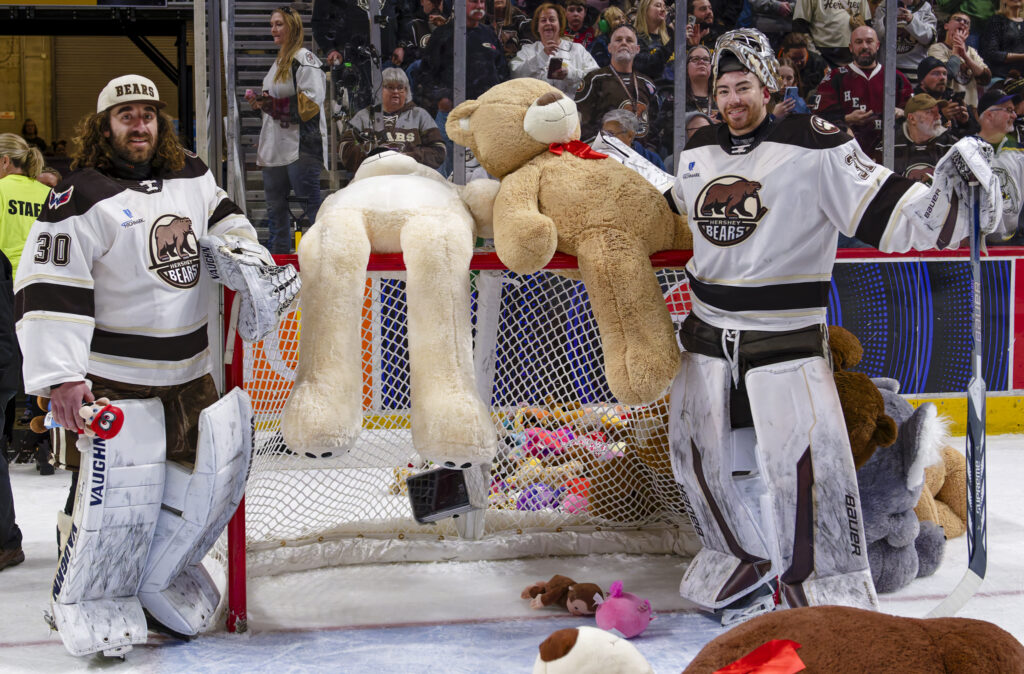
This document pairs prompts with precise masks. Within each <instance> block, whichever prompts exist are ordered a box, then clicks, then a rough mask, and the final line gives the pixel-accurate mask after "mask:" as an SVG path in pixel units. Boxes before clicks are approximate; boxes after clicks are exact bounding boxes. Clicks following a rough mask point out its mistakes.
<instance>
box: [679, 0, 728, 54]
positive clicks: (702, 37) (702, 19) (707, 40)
mask: <svg viewBox="0 0 1024 674" xmlns="http://www.w3.org/2000/svg"><path fill="white" fill-rule="evenodd" d="M686 14H687V15H688V16H692V17H693V18H694V23H693V24H692V25H690V24H689V23H687V25H686V44H687V45H688V46H690V47H695V46H697V45H699V44H702V45H704V46H705V47H707V48H708V49H714V48H715V40H717V39H718V37H719V36H720V35H721V34H722V33H723V32H724V27H723V26H722V25H720V24H719V23H718V22H716V21H715V10H714V9H713V8H712V6H711V0H686Z"/></svg>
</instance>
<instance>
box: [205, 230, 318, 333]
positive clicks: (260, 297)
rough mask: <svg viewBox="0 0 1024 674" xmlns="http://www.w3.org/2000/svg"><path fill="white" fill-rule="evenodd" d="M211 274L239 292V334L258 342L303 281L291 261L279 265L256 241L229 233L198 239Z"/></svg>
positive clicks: (283, 311) (270, 329)
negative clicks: (281, 265)
mask: <svg viewBox="0 0 1024 674" xmlns="http://www.w3.org/2000/svg"><path fill="white" fill-rule="evenodd" d="M199 245H200V248H201V249H202V253H203V261H204V262H205V263H206V270H207V272H209V274H210V277H211V278H212V279H213V280H215V281H217V282H219V283H223V284H224V285H226V286H227V287H228V288H231V289H232V290H234V291H235V292H237V293H238V295H239V297H240V298H241V305H240V308H239V313H238V334H239V335H240V336H241V337H242V339H244V340H245V341H247V342H258V341H260V340H261V339H263V338H264V337H266V336H267V335H269V334H270V333H271V332H273V331H274V329H275V328H276V327H277V324H278V321H280V319H281V316H282V315H284V313H285V312H286V310H287V309H288V307H289V306H290V305H291V303H292V300H294V299H295V296H296V295H298V294H299V288H300V287H301V286H302V282H301V280H300V279H299V273H298V272H297V271H296V270H295V267H293V266H292V265H285V266H283V267H280V266H276V265H275V264H274V262H273V259H272V258H271V257H270V254H269V253H268V252H267V250H266V249H265V248H264V247H263V246H261V245H259V244H258V243H256V242H254V241H247V240H246V239H242V238H240V237H237V236H231V235H230V234H226V235H224V236H223V237H220V236H215V235H212V234H208V235H206V236H204V237H202V238H200V239H199Z"/></svg>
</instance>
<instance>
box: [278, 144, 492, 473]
mask: <svg viewBox="0 0 1024 674" xmlns="http://www.w3.org/2000/svg"><path fill="white" fill-rule="evenodd" d="M497 188H498V184H497V183H496V182H495V181H491V180H477V181H473V182H471V183H469V184H468V185H465V186H456V185H453V184H452V183H449V182H448V181H446V180H444V179H443V178H442V177H441V176H440V174H438V173H437V172H436V171H434V170H432V169H429V168H427V167H426V166H423V165H422V164H419V163H417V162H416V161H415V160H414V159H412V158H411V157H407V156H405V155H400V154H398V153H396V152H385V153H382V154H378V155H374V156H372V157H370V158H368V159H367V160H366V161H364V162H363V164H362V165H360V167H359V170H358V171H356V174H355V176H354V177H353V179H352V181H351V182H350V183H349V185H348V186H347V187H345V188H344V189H342V190H339V191H338V192H336V193H334V194H333V195H331V196H330V197H328V198H327V199H326V200H325V201H324V203H323V205H322V206H321V207H320V210H319V211H318V213H317V220H316V223H315V224H314V225H313V227H311V228H310V230H309V231H308V232H307V233H306V235H305V236H303V237H302V241H301V243H300V244H299V249H298V255H299V263H300V269H301V274H302V280H303V290H302V295H301V298H300V308H301V310H302V329H301V335H300V337H299V362H298V368H297V370H296V376H295V385H294V388H293V389H292V392H291V394H290V395H289V397H288V401H287V403H286V405H285V409H284V413H283V415H282V419H281V431H282V434H283V436H284V440H285V442H286V443H287V445H288V447H289V449H291V450H292V451H294V452H296V453H298V454H301V455H305V456H308V457H310V458H314V459H318V458H327V457H331V456H340V455H343V454H346V453H348V452H349V451H351V450H352V449H353V447H354V446H355V445H356V442H357V440H358V438H359V435H360V433H361V430H362V425H363V424H362V422H363V409H362V402H363V375H362V370H363V365H364V364H363V360H362V347H363V339H362V334H361V330H362V326H361V322H360V320H359V316H360V315H361V313H362V310H363V301H364V293H365V290H366V267H367V263H368V260H369V256H370V253H371V251H374V252H381V253H397V252H401V253H402V256H403V260H404V262H405V265H406V283H405V291H406V299H407V302H406V306H407V309H408V338H409V378H410V386H411V391H412V395H411V396H410V398H411V401H410V402H411V408H412V409H411V414H410V418H411V426H412V441H413V446H414V447H415V449H416V451H417V452H418V453H419V455H420V457H421V458H423V459H425V460H429V461H432V462H434V463H435V464H437V465H439V466H447V467H450V468H466V467H468V466H470V465H480V464H490V462H491V459H492V458H493V456H494V454H495V450H496V444H497V434H496V431H495V428H494V424H493V423H492V421H491V417H490V412H489V410H488V409H487V407H486V406H485V404H484V402H483V401H482V400H481V399H480V396H479V395H478V394H477V390H476V381H475V373H474V371H473V329H472V325H471V321H470V277H469V264H470V260H471V258H472V255H473V243H474V240H475V236H476V235H477V234H478V233H481V234H484V235H486V234H488V233H489V228H490V225H491V213H492V205H493V200H494V195H495V194H496V193H497Z"/></svg>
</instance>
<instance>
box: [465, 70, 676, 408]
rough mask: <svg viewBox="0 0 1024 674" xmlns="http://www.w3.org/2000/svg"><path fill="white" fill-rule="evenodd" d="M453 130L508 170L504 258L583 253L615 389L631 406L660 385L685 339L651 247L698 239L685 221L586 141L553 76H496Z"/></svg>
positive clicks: (538, 264)
mask: <svg viewBox="0 0 1024 674" xmlns="http://www.w3.org/2000/svg"><path fill="white" fill-rule="evenodd" d="M445 128H446V130H447V131H448V136H449V138H451V139H452V140H453V141H455V142H456V143H459V144H460V145H465V146H466V147H468V148H471V149H472V150H473V156H474V157H476V158H477V159H478V160H479V161H480V165H481V166H483V167H484V168H485V169H486V170H487V172H488V173H490V174H491V175H493V176H496V177H498V178H500V179H501V189H500V191H499V192H498V195H497V198H496V200H495V203H494V244H495V247H496V249H497V252H498V256H499V257H500V258H501V261H502V262H503V263H504V264H505V265H506V266H507V267H508V268H509V269H511V270H512V271H514V272H516V273H520V274H528V273H533V272H536V271H539V270H540V269H542V268H543V267H544V265H545V264H547V263H548V262H549V261H550V260H551V257H552V255H554V253H555V251H559V252H562V253H568V254H570V255H575V256H576V257H577V258H578V259H579V265H580V272H581V274H582V276H583V282H584V284H585V285H586V288H587V292H588V294H589V295H590V304H591V307H592V308H593V310H594V317H595V318H596V320H597V326H598V330H599V332H600V334H601V342H602V346H603V349H604V354H605V374H606V377H607V379H608V385H609V387H610V388H611V391H612V393H613V394H615V397H616V398H618V399H619V401H620V402H623V403H626V404H630V405H635V404H639V403H645V402H649V401H651V400H654V399H656V398H657V397H658V396H660V395H662V394H663V393H664V392H665V390H666V389H667V388H668V386H669V384H670V383H671V382H672V378H673V377H674V376H675V374H676V371H677V370H678V369H679V348H678V346H677V345H676V338H675V331H674V329H673V327H672V321H671V319H670V318H669V313H668V309H667V308H666V306H665V300H664V298H663V296H662V292H661V288H660V286H659V285H658V281H657V278H656V277H655V275H654V271H653V270H652V268H651V263H650V259H649V256H650V255H651V254H652V253H655V252H658V251H661V250H668V249H675V248H691V247H692V245H693V239H692V237H691V236H690V230H689V229H688V228H687V225H686V222H685V220H684V219H683V218H681V217H680V216H678V215H676V214H674V213H673V212H672V210H671V208H670V206H669V203H668V202H667V201H666V199H665V197H664V196H663V195H662V194H660V193H659V192H658V190H656V189H655V188H654V187H653V186H651V184H650V183H649V182H647V181H646V180H644V178H643V177H641V176H640V174H638V173H637V172H635V171H633V170H632V169H629V168H626V167H625V166H623V165H622V164H619V163H618V162H616V161H615V160H613V159H608V158H606V156H605V155H602V154H600V153H595V152H593V151H592V150H591V149H590V148H589V147H588V146H587V145H586V144H585V143H581V142H580V141H579V135H580V124H579V115H578V113H577V110H576V104H575V103H574V102H573V100H572V99H571V98H567V97H566V96H565V95H564V94H562V93H561V92H560V91H558V90H557V89H555V88H554V87H552V86H551V85H549V84H546V83H545V82H541V81H539V80H534V79H530V78H528V77H526V78H520V79H514V80H509V81H508V82H503V83H501V84H498V85H496V86H494V87H492V88H491V89H489V90H488V91H487V92H485V93H484V94H483V95H482V96H480V98H478V99H475V100H469V101H465V102H464V103H461V104H460V105H459V106H458V107H456V108H455V109H454V110H452V112H451V114H450V115H449V117H448V122H447V125H446V127H445Z"/></svg>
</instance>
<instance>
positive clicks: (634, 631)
mask: <svg viewBox="0 0 1024 674" xmlns="http://www.w3.org/2000/svg"><path fill="white" fill-rule="evenodd" d="M520 596H521V597H522V598H523V599H529V600H530V608H534V609H541V608H544V607H547V606H556V607H561V608H564V609H565V610H566V611H568V612H569V615H574V616H588V615H592V616H594V620H595V621H596V622H597V626H598V627H599V628H601V629H602V630H605V631H607V632H611V633H614V634H617V635H619V636H621V637H624V638H626V639H632V638H633V637H635V636H639V635H640V634H642V633H643V631H644V630H646V629H647V626H648V625H650V623H651V621H652V620H654V611H652V610H651V602H649V601H648V600H646V599H641V598H640V597H638V596H636V595H635V594H631V593H629V592H624V591H623V589H622V581H620V580H617V581H615V582H614V583H612V585H611V587H610V588H608V594H607V595H606V594H605V593H604V592H602V591H601V588H600V587H598V586H597V585H595V584H593V583H577V582H576V581H574V580H573V579H572V578H568V577H566V576H560V575H555V576H552V577H551V579H550V580H547V581H543V580H540V581H537V582H536V583H533V584H532V585H529V586H527V587H526V589H524V590H523V592H522V594H521V595H520Z"/></svg>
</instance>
